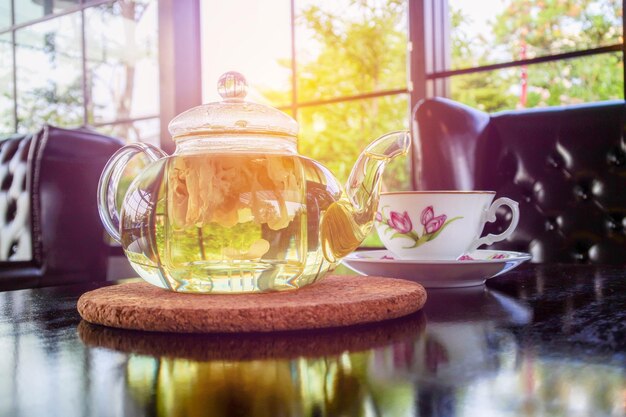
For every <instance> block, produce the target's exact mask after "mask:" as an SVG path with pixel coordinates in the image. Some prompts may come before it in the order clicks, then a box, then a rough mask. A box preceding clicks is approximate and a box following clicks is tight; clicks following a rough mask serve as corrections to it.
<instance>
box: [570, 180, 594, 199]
mask: <svg viewBox="0 0 626 417" xmlns="http://www.w3.org/2000/svg"><path fill="white" fill-rule="evenodd" d="M592 184H593V180H587V179H582V180H579V181H578V184H576V185H575V186H574V196H576V198H577V199H578V200H579V201H587V200H589V198H590V197H591V189H592Z"/></svg>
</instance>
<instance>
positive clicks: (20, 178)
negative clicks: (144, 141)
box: [0, 126, 122, 290]
mask: <svg viewBox="0 0 626 417" xmlns="http://www.w3.org/2000/svg"><path fill="white" fill-rule="evenodd" d="M121 146H122V143H121V141H119V140H117V139H113V138H110V137H107V136H103V135H99V134H97V133H94V132H91V131H89V130H86V129H75V130H68V129H60V128H56V127H52V126H45V127H44V128H43V129H42V130H41V131H39V132H38V133H36V134H33V135H23V136H13V137H10V138H8V139H5V140H3V141H0V231H1V235H0V290H2V289H9V288H25V287H32V286H43V285H56V284H64V283H70V282H77V281H85V280H88V281H94V280H103V279H105V278H106V264H107V259H108V255H109V246H108V244H107V242H106V241H105V233H104V229H103V227H102V225H101V223H100V219H99V217H98V211H97V205H96V188H97V184H98V179H99V177H100V173H101V171H102V168H103V167H104V164H105V163H106V161H107V160H108V159H109V157H110V156H111V155H112V154H113V153H114V152H115V151H116V150H117V149H119V148H120V147H121Z"/></svg>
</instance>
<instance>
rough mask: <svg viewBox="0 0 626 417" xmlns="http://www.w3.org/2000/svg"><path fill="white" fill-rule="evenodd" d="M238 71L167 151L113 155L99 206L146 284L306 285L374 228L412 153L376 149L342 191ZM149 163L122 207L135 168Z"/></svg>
mask: <svg viewBox="0 0 626 417" xmlns="http://www.w3.org/2000/svg"><path fill="white" fill-rule="evenodd" d="M246 86H247V83H246V81H245V79H244V78H243V77H242V76H241V74H238V73H235V72H230V73H226V74H224V75H223V76H222V77H221V78H220V81H219V83H218V91H219V92H220V94H221V95H222V97H223V98H224V100H223V101H222V102H216V103H209V104H206V105H202V106H198V107H194V108H192V109H190V110H188V111H186V112H184V113H182V114H180V115H178V116H177V117H176V118H174V119H173V120H172V121H171V122H170V124H169V131H170V133H171V134H172V136H173V138H174V141H175V142H176V151H175V152H174V154H173V155H171V156H169V155H167V154H165V153H163V152H162V151H161V150H159V149H158V148H155V147H153V146H150V145H145V144H138V143H135V144H130V145H127V146H125V147H124V148H122V149H120V150H119V151H118V152H117V153H116V154H115V155H113V156H112V157H111V159H110V160H109V162H108V163H107V165H106V166H105V168H104V171H103V173H102V176H101V178H100V184H99V201H98V210H99V212H100V217H101V219H102V222H103V224H104V226H105V228H106V230H107V231H108V232H109V234H110V235H111V236H112V237H113V238H114V239H115V240H117V241H118V242H120V244H121V245H122V247H123V249H124V251H125V253H126V255H127V257H128V259H129V261H130V263H131V265H132V266H133V268H134V269H135V271H137V273H138V274H139V275H140V276H141V277H142V278H143V279H145V280H146V281H147V282H149V283H151V284H154V285H157V286H159V287H162V288H167V289H170V290H173V291H180V292H194V293H242V292H263V291H280V290H287V289H295V288H300V287H302V286H304V285H308V284H311V283H313V282H315V281H317V280H319V279H320V278H321V277H323V276H324V274H325V273H326V272H328V271H330V270H332V269H333V268H334V267H335V266H336V265H337V264H338V262H339V260H340V259H341V258H342V257H344V256H346V255H347V254H349V253H350V252H352V251H353V250H354V249H356V248H357V247H358V246H359V244H360V243H361V242H362V241H363V239H365V237H366V236H367V234H368V233H369V232H370V230H371V229H372V225H373V222H374V216H375V213H376V209H377V206H378V196H379V192H380V186H381V175H382V171H383V169H384V167H385V166H386V165H387V163H388V162H389V161H390V160H391V159H393V158H395V157H396V156H399V155H405V154H406V153H407V152H408V149H409V145H410V138H409V135H408V132H405V131H400V132H393V133H390V134H387V135H384V136H382V137H380V138H378V139H377V140H376V141H374V142H372V143H371V144H370V145H369V146H368V147H367V148H366V149H365V150H364V151H363V152H362V153H361V155H360V156H359V158H358V160H357V162H356V163H355V165H354V168H353V170H352V173H351V174H350V177H349V179H348V183H347V184H346V187H345V189H344V187H342V186H341V185H340V184H339V182H338V181H337V179H336V178H335V177H334V176H333V175H332V174H331V173H330V172H329V171H328V170H327V169H326V168H324V167H323V166H322V165H321V164H319V163H318V162H315V161H313V160H311V159H308V158H305V157H303V156H300V155H298V153H297V146H296V137H297V133H298V126H297V123H296V122H295V120H293V119H292V118H291V117H289V116H288V115H286V114H284V113H282V112H280V111H278V110H276V109H273V108H271V107H268V106H264V105H260V104H256V103H251V102H247V101H244V100H243V98H244V97H245V92H246ZM137 155H143V156H144V157H146V158H148V160H149V161H150V163H149V164H147V166H146V167H145V169H143V171H142V172H141V173H140V174H139V175H138V176H137V177H136V178H135V179H134V180H133V181H132V182H131V184H130V186H129V188H128V189H127V191H126V193H125V195H124V197H123V199H122V202H121V204H120V205H119V206H120V207H119V210H118V204H117V202H116V199H117V195H118V186H119V184H120V178H121V176H122V173H123V171H124V169H125V167H126V165H127V164H128V162H129V161H130V160H131V159H133V157H135V156H137Z"/></svg>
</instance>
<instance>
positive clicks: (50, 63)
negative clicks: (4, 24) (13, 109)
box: [15, 13, 83, 132]
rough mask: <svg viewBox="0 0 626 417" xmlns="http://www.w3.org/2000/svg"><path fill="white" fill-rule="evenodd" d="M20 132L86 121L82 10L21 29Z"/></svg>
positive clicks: (18, 50)
mask: <svg viewBox="0 0 626 417" xmlns="http://www.w3.org/2000/svg"><path fill="white" fill-rule="evenodd" d="M15 35H16V44H17V45H16V65H17V117H18V131H20V132H27V131H31V130H33V129H38V128H40V127H41V125H42V124H43V123H50V124H53V125H56V126H76V125H81V124H82V123H83V87H82V60H81V30H80V13H72V14H69V15H65V16H62V17H59V18H56V19H51V20H47V21H45V22H41V23H37V24H35V25H32V26H27V27H25V28H22V29H19V30H18V31H16V32H15Z"/></svg>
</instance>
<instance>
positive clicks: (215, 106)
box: [168, 71, 298, 140]
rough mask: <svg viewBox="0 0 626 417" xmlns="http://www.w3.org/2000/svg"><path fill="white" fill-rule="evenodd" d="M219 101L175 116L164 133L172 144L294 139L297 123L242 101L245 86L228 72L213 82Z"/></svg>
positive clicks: (273, 111) (242, 81) (236, 76)
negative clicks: (223, 137)
mask: <svg viewBox="0 0 626 417" xmlns="http://www.w3.org/2000/svg"><path fill="white" fill-rule="evenodd" d="M217 91H218V93H219V94H220V96H222V98H223V100H222V101H218V102H213V103H208V104H202V105H200V106H196V107H193V108H191V109H189V110H187V111H184V112H183V113H181V114H179V115H178V116H176V117H175V118H174V119H172V121H171V122H170V124H169V126H168V130H169V132H170V135H172V138H173V139H174V140H177V139H181V138H184V137H188V136H196V135H214V134H224V133H227V134H228V133H235V134H242V133H260V134H271V135H280V136H291V137H295V136H297V135H298V123H297V122H296V121H295V120H294V119H293V118H292V117H290V116H289V115H287V114H285V113H283V112H282V111H280V110H278V109H275V108H274V107H270V106H266V105H263V104H259V103H252V102H249V101H245V100H244V99H245V97H246V94H247V92H248V82H247V81H246V79H245V77H244V76H243V75H241V74H240V73H238V72H235V71H229V72H227V73H225V74H223V75H222V76H221V77H220V78H219V80H218V82H217Z"/></svg>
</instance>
